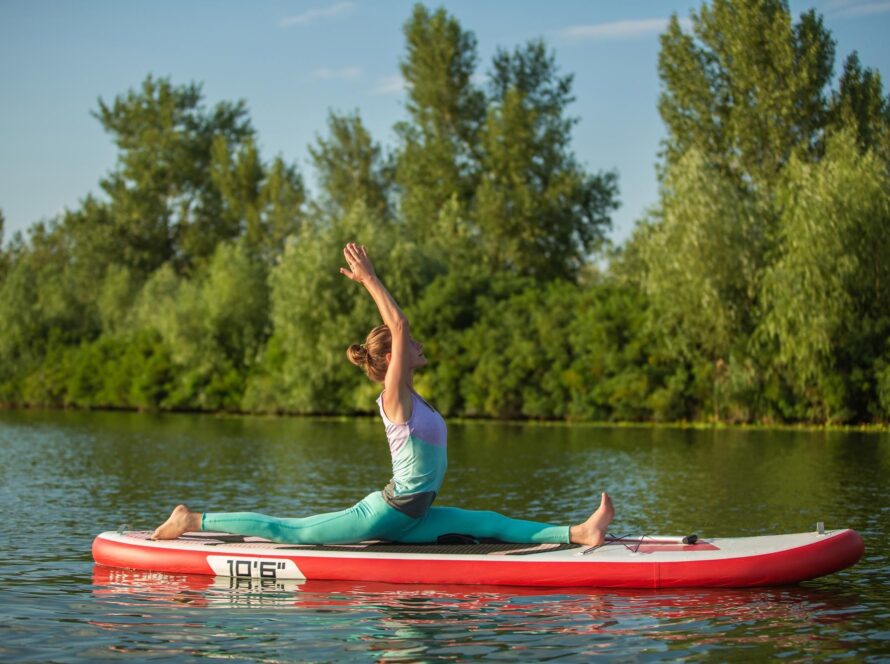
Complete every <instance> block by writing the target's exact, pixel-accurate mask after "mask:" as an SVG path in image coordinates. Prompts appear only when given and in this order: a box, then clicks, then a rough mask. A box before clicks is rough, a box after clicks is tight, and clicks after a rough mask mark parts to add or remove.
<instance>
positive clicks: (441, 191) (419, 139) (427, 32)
mask: <svg viewBox="0 0 890 664" xmlns="http://www.w3.org/2000/svg"><path fill="white" fill-rule="evenodd" d="M404 33H405V40H406V49H407V53H406V55H405V57H404V59H403V60H402V62H401V71H402V77H403V78H404V80H405V84H406V86H407V92H408V102H407V109H408V113H409V117H410V122H402V123H399V124H398V125H397V126H396V132H397V134H398V136H399V139H400V148H399V151H398V154H397V158H396V169H395V181H396V184H397V185H398V188H399V192H400V201H399V209H400V216H401V218H402V219H403V221H404V224H405V226H406V229H407V232H408V233H409V235H410V237H412V238H414V240H415V241H416V242H421V243H430V244H432V245H435V246H438V247H439V248H441V249H443V250H444V255H445V258H446V259H449V260H456V259H458V258H469V260H467V261H464V263H466V262H472V260H473V259H472V257H467V255H466V254H467V253H472V251H471V250H472V246H473V245H472V244H471V243H470V242H469V240H470V239H471V238H472V235H473V234H472V225H471V223H470V207H471V203H472V199H473V195H474V192H475V190H476V187H477V184H478V181H479V156H478V154H477V152H478V149H477V146H478V134H479V131H480V129H481V127H482V124H483V122H484V117H485V97H484V95H483V93H482V91H481V90H479V89H478V87H477V86H476V85H474V83H473V80H472V77H473V74H474V71H475V68H476V62H477V56H476V38H475V37H474V36H473V34H472V33H471V32H467V31H464V30H463V29H462V28H461V26H460V24H459V23H458V21H457V20H456V19H455V18H453V17H451V16H449V15H448V14H447V12H446V11H445V10H444V9H441V8H440V9H438V10H436V11H435V12H432V13H431V12H430V11H429V10H428V9H427V8H425V7H424V6H423V5H420V4H417V5H415V6H414V10H413V12H412V15H411V18H410V19H408V21H407V22H406V23H405V27H404ZM454 248H460V252H459V253H458V252H454V251H449V250H453V249H454Z"/></svg>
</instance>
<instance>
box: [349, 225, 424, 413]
mask: <svg viewBox="0 0 890 664" xmlns="http://www.w3.org/2000/svg"><path fill="white" fill-rule="evenodd" d="M343 257H344V258H345V259H346V264H347V265H348V266H349V269H346V268H344V267H341V268H340V273H341V274H342V275H344V276H345V277H348V278H349V279H352V280H353V281H357V282H359V283H360V284H362V285H363V286H364V287H365V288H366V289H367V291H368V293H370V294H371V297H372V298H373V299H374V303H375V304H376V305H377V309H378V311H380V317H381V318H382V319H383V324H384V325H386V326H387V327H388V328H389V332H390V334H391V335H392V348H391V350H390V358H389V366H388V367H387V370H386V378H385V379H384V382H383V386H384V390H383V410H384V411H385V412H386V416H387V418H388V419H389V420H391V421H392V422H396V423H401V422H407V421H408V419H409V418H410V417H411V410H412V401H411V385H410V379H411V366H410V358H409V349H410V343H411V334H410V330H409V328H408V319H407V318H405V314H403V313H402V310H401V309H400V308H399V305H398V304H397V303H396V301H395V298H393V296H392V295H391V294H390V292H389V291H388V290H386V287H385V286H384V285H383V282H382V281H380V279H379V277H378V276H377V273H376V272H374V265H373V264H372V263H371V259H370V258H369V257H368V252H367V250H366V249H365V247H364V245H357V244H355V243H354V242H350V243H349V244H347V245H346V246H345V247H344V248H343Z"/></svg>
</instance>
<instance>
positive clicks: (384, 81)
mask: <svg viewBox="0 0 890 664" xmlns="http://www.w3.org/2000/svg"><path fill="white" fill-rule="evenodd" d="M406 87H407V86H406V85H405V79H404V78H402V76H401V74H395V75H393V76H387V77H386V78H381V79H380V80H379V81H378V82H377V85H376V86H374V87H373V88H372V89H371V94H372V95H394V94H399V93H401V92H403V91H404V90H405V88H406Z"/></svg>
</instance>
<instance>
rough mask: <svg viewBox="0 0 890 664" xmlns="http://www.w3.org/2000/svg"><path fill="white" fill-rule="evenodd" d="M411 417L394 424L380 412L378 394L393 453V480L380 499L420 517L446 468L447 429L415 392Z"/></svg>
mask: <svg viewBox="0 0 890 664" xmlns="http://www.w3.org/2000/svg"><path fill="white" fill-rule="evenodd" d="M411 400H412V408H411V417H410V418H409V419H408V421H407V422H405V423H404V424H395V423H393V422H391V421H390V420H389V418H388V417H386V413H385V412H383V393H381V394H380V396H379V397H377V405H378V406H379V407H380V416H381V417H382V418H383V424H384V426H385V427H386V438H387V440H389V452H390V454H391V455H392V479H391V480H390V482H389V484H387V485H386V488H385V489H383V498H384V500H386V502H387V503H388V504H389V505H391V506H392V507H394V508H395V509H397V510H399V511H400V512H403V513H404V514H407V515H408V516H410V517H413V518H419V517H421V516H423V515H424V513H425V512H426V511H427V509H429V506H430V505H431V504H432V502H433V500H434V499H435V497H436V493H437V492H438V491H439V487H441V486H442V480H444V479H445V470H446V469H447V468H448V429H447V427H446V426H445V420H444V419H443V418H442V416H441V415H440V414H439V413H438V411H436V409H435V408H433V407H432V406H430V405H429V404H428V403H427V402H426V401H424V400H423V399H422V398H421V397H420V396H419V395H417V394H416V393H415V392H411Z"/></svg>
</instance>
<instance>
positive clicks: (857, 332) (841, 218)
mask: <svg viewBox="0 0 890 664" xmlns="http://www.w3.org/2000/svg"><path fill="white" fill-rule="evenodd" d="M782 197H783V217H782V254H781V255H780V257H779V258H778V260H777V261H776V262H775V263H774V264H772V265H771V266H770V268H769V269H768V271H767V273H766V276H765V283H764V289H763V292H764V297H763V300H764V308H765V316H764V318H763V322H762V328H761V330H760V333H761V334H762V335H764V336H768V337H769V338H771V339H773V340H775V342H776V343H777V347H778V350H777V353H776V356H775V361H776V363H777V365H778V368H779V369H780V370H781V371H782V372H783V373H784V375H785V377H786V378H787V379H788V380H789V381H790V383H791V384H792V385H793V386H794V387H795V388H796V391H797V392H798V394H800V395H801V401H802V404H803V406H804V408H805V410H804V411H803V412H802V413H801V414H802V415H803V416H805V417H807V418H810V419H816V420H820V421H826V420H827V421H846V420H850V419H857V420H862V419H866V418H868V417H869V416H870V415H871V416H874V415H877V414H878V413H877V412H875V411H874V408H873V406H874V405H875V404H876V402H877V401H878V399H877V395H876V386H875V384H874V381H875V377H873V376H872V371H874V370H875V369H880V368H883V366H884V364H885V363H886V359H890V344H888V340H890V172H888V169H887V163H886V162H885V161H884V160H883V159H882V158H881V157H880V156H878V154H877V153H876V152H875V151H873V150H869V151H866V152H865V153H864V154H860V152H859V150H858V146H857V136H856V133H855V132H854V131H853V130H852V129H851V130H849V131H847V132H841V133H839V134H837V135H835V136H833V137H831V138H830V140H829V141H828V146H827V152H826V155H825V157H824V159H822V160H821V161H820V162H819V163H818V164H811V163H807V162H805V161H803V160H798V159H794V160H792V162H791V164H789V167H788V169H787V173H786V174H785V178H784V184H783V192H782ZM884 354H886V357H881V356H882V355H884ZM881 362H884V364H881ZM879 365H880V366H879ZM870 409H871V410H872V412H871V413H869V410H870ZM887 414H890V413H887Z"/></svg>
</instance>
